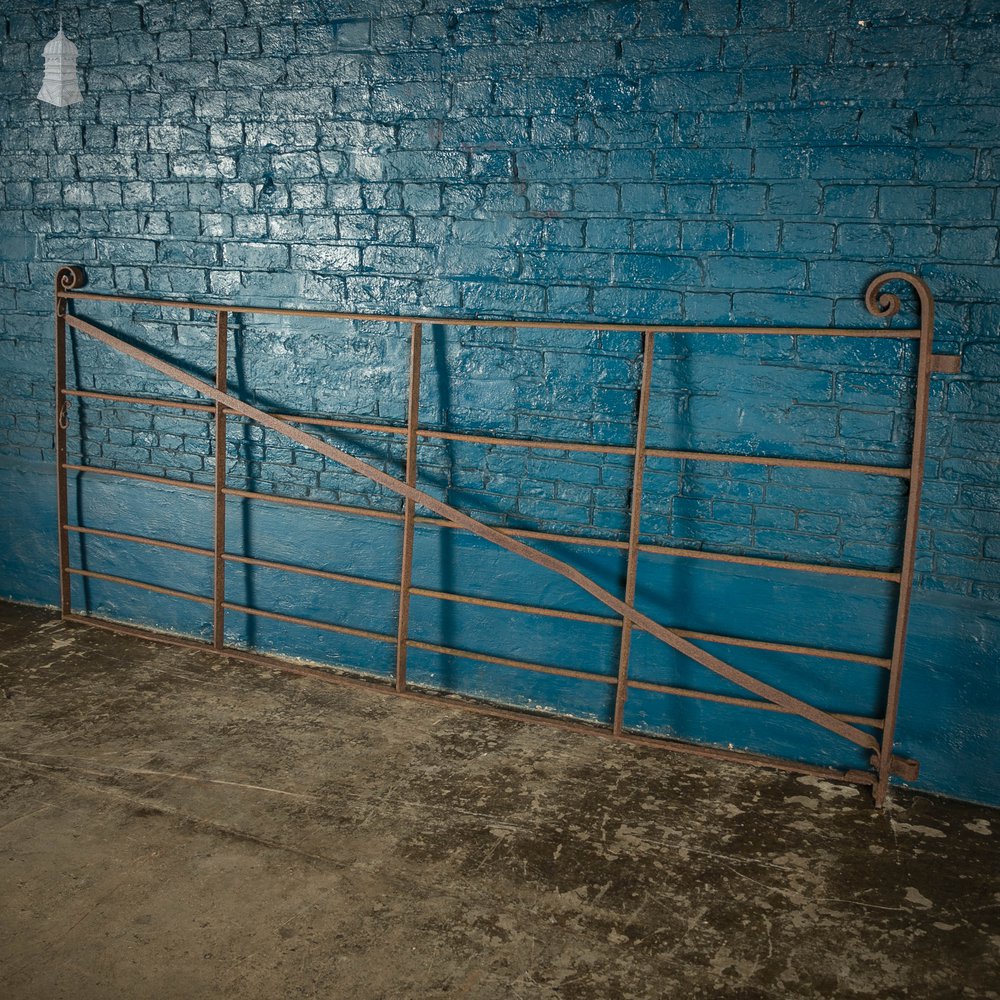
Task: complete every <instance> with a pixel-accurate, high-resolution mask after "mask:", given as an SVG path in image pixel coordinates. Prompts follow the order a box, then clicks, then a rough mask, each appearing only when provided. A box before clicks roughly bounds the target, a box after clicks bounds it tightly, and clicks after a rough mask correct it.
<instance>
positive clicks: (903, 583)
mask: <svg viewBox="0 0 1000 1000" xmlns="http://www.w3.org/2000/svg"><path fill="white" fill-rule="evenodd" d="M907 280H908V281H909V282H910V284H912V286H913V288H914V289H915V291H916V293H917V297H918V298H919V300H920V348H919V350H920V355H919V359H918V362H917V387H916V398H915V401H914V420H913V451H912V452H911V455H910V495H909V497H908V499H907V504H906V528H905V531H904V535H903V561H902V565H901V567H900V575H899V600H898V603H897V605H896V628H895V632H894V634H893V639H892V659H891V661H890V664H889V688H888V692H887V695H886V708H885V725H884V727H883V729H882V748H881V751H880V752H879V756H878V783H877V784H876V786H875V805H876V806H878V807H879V808H881V807H882V805H883V804H884V802H885V796H886V792H887V791H888V788H889V778H890V776H891V774H892V749H893V740H894V736H895V730H896V716H897V714H898V709H899V688H900V683H901V682H902V677H903V655H904V653H905V652H906V626H907V623H908V621H909V617H910V598H911V595H912V591H913V566H914V562H915V560H916V555H917V532H918V529H919V527H920V489H921V486H922V485H923V480H924V450H925V447H926V444H927V420H928V403H929V400H930V388H931V358H932V355H931V351H932V348H933V340H934V299H933V298H932V296H931V294H930V290H929V289H928V288H927V286H926V285H925V284H924V283H923V282H922V281H920V280H919V279H916V278H912V277H907Z"/></svg>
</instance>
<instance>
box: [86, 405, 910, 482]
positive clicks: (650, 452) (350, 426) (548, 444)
mask: <svg viewBox="0 0 1000 1000" xmlns="http://www.w3.org/2000/svg"><path fill="white" fill-rule="evenodd" d="M66 395H67V396H80V397H82V398H85V399H99V400H106V401H110V402H118V403H137V404H143V405H146V406H166V407H173V408H174V409H180V410H196V411H199V412H202V413H214V412H215V405H214V404H212V405H208V404H204V403H186V402H184V401H182V400H176V399H165V398H163V397H162V396H159V397H153V396H124V395H120V394H117V393H110V392H91V391H83V390H80V389H67V390H66ZM269 412H270V411H269ZM235 415H236V416H239V417H243V415H242V414H239V413H237V414H235ZM270 415H271V416H272V417H276V418H277V419H278V420H284V421H286V422H287V423H290V424H305V425H307V426H315V427H331V428H336V429H338V430H349V431H366V432H374V433H379V434H394V435H397V436H399V437H405V436H406V428H405V427H402V426H397V425H395V424H377V423H371V422H369V421H362V420H342V419H340V418H337V417H313V416H304V415H302V414H299V413H277V412H270ZM243 419H249V418H247V417H243ZM417 437H420V438H424V439H427V440H435V441H462V442H465V443H468V444H485V445H495V446H498V447H504V448H528V449H533V450H537V451H569V452H574V453H578V454H598V455H634V454H635V448H634V447H632V446H628V445H616V444H594V443H592V442H588V441H560V440H559V439H558V438H537V439H532V438H513V437H494V436H492V435H489V434H468V433H465V432H463V431H442V430H432V429H424V430H421V429H419V428H418V430H417ZM646 455H647V456H649V457H651V458H672V459H679V460H681V461H691V462H732V463H733V464H736V465H765V466H781V467H788V468H793V469H823V470H826V471H830V472H853V473H860V474H862V475H866V476H894V477H896V478H898V479H909V478H910V470H909V468H905V469H903V468H899V467H898V466H895V465H865V464H864V463H857V462H836V461H826V460H823V459H815V458H782V457H779V456H776V455H739V454H732V453H730V452H721V451H692V450H689V449H684V448H647V449H646Z"/></svg>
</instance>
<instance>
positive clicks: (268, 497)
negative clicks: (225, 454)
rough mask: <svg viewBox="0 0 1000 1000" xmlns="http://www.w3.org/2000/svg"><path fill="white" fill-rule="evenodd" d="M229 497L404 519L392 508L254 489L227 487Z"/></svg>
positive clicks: (390, 519) (386, 518) (339, 512)
mask: <svg viewBox="0 0 1000 1000" xmlns="http://www.w3.org/2000/svg"><path fill="white" fill-rule="evenodd" d="M222 492H223V493H224V494H225V495H226V496H227V497H242V498H243V499H245V500H263V501H264V502H265V503H283V504H288V505H289V506H292V507H311V508H313V509H315V510H329V511H333V512H334V513H337V514H352V515H356V516H357V517H373V518H375V519H376V520H382V521H402V520H403V515H402V514H396V513H394V512H393V511H390V510H373V509H372V508H371V507H350V506H348V505H347V504H342V503H328V502H327V501H325V500H305V499H300V498H299V497H283V496H279V495H278V494H276V493H255V492H253V491H252V490H236V489H231V488H230V487H228V486H227V487H226V488H225V489H224V490H223V491H222Z"/></svg>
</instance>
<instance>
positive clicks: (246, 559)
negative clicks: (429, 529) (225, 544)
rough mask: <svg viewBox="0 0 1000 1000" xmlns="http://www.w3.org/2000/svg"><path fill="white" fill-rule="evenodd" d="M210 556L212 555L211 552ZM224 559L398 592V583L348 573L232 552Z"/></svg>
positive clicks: (225, 555) (223, 556) (227, 553)
mask: <svg viewBox="0 0 1000 1000" xmlns="http://www.w3.org/2000/svg"><path fill="white" fill-rule="evenodd" d="M208 554H209V555H211V554H212V553H211V552H209V553H208ZM222 558H223V559H224V560H225V561H226V562H234V563H241V564H243V565H245V566H263V567H264V568H266V569H279V570H285V571H287V572H289V573H301V574H302V575H303V576H318V577H320V578H321V579H323V580H335V581H337V582H338V583H353V584H357V585H358V586H359V587H374V588H376V589H377V590H391V591H398V590H399V584H398V583H389V582H387V581H385V580H371V579H369V578H368V577H364V576H351V575H349V574H347V573H333V572H331V571H330V570H325V569H312V568H311V567H309V566H293V565H292V564H291V563H284V562H277V561H276V560H273V559H255V558H252V557H251V556H238V555H235V554H233V553H231V552H224V553H223V554H222Z"/></svg>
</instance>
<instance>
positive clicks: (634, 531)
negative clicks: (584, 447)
mask: <svg viewBox="0 0 1000 1000" xmlns="http://www.w3.org/2000/svg"><path fill="white" fill-rule="evenodd" d="M642 336H643V347H642V372H641V374H640V378H639V399H638V410H639V413H638V417H637V420H636V429H635V462H634V464H633V466H632V504H631V512H630V515H629V529H628V567H627V569H626V574H625V603H626V604H627V605H628V606H629V607H630V608H631V607H632V605H633V604H634V603H635V579H636V575H637V571H638V567H639V528H640V524H641V522H642V481H643V474H644V472H645V471H646V430H647V428H648V426H649V386H650V382H651V380H652V377H653V345H654V343H655V341H656V334H654V333H653V332H652V331H651V330H645V331H644V332H643V335H642ZM631 651H632V623H631V622H630V621H627V620H626V621H623V622H622V638H621V646H620V648H619V653H618V687H617V688H616V690H615V714H614V726H613V729H614V734H615V735H616V736H620V735H621V731H622V721H623V719H624V716H625V699H626V697H627V696H628V663H629V654H630V653H631Z"/></svg>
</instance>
